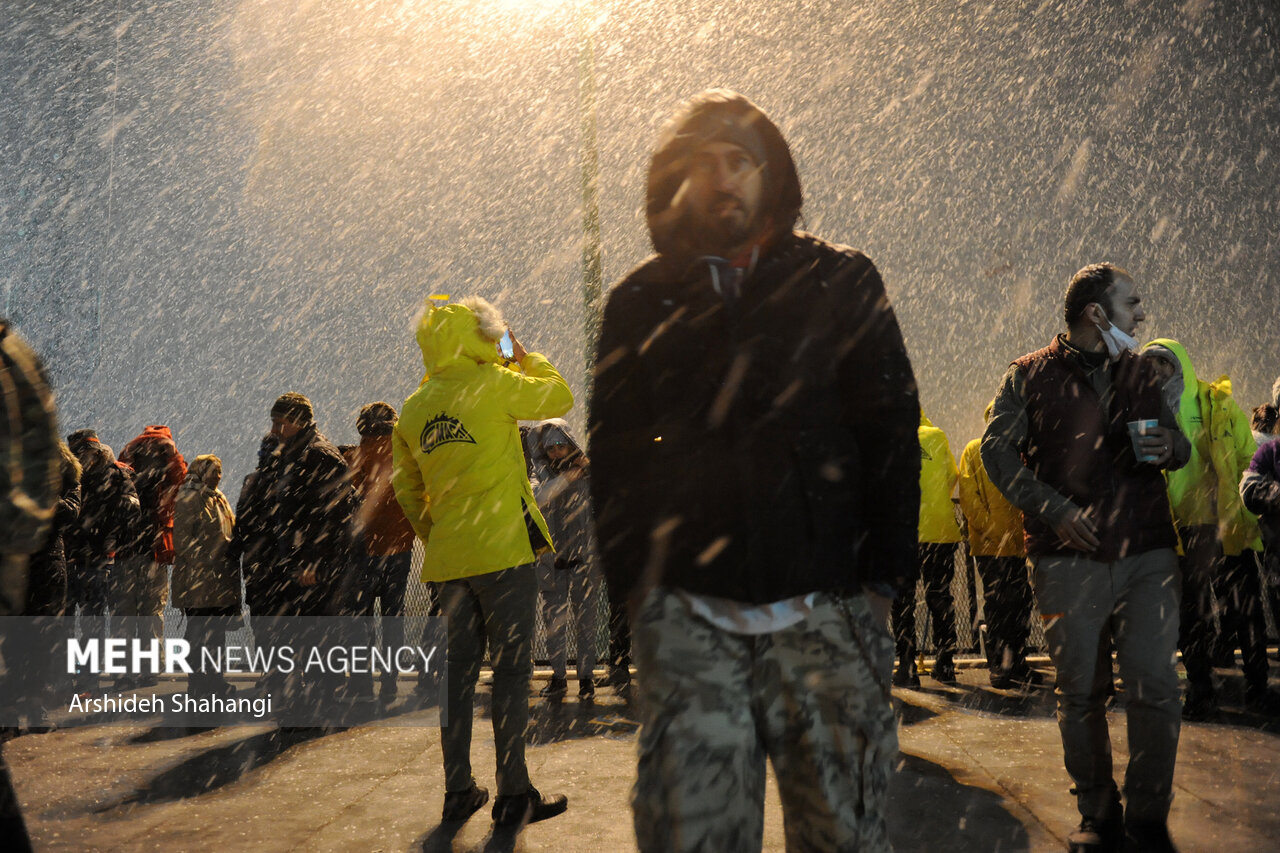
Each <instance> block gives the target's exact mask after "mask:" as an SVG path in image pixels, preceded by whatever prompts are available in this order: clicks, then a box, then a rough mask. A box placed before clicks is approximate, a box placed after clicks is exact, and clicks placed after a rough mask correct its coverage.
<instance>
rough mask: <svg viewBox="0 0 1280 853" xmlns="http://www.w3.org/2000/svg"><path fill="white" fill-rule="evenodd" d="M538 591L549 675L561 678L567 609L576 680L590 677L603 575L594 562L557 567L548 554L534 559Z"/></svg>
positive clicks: (565, 655)
mask: <svg viewBox="0 0 1280 853" xmlns="http://www.w3.org/2000/svg"><path fill="white" fill-rule="evenodd" d="M537 566H538V592H539V598H540V599H541V600H542V624H543V625H545V626H546V642H547V657H548V658H550V659H551V674H552V675H554V676H556V677H557V678H564V677H565V670H566V667H567V664H568V659H569V651H568V645H569V644H568V634H569V622H570V610H572V621H573V626H574V650H575V656H576V657H577V659H578V682H579V683H586V682H588V681H590V680H591V673H592V670H594V669H595V668H596V631H597V629H598V626H599V623H600V618H599V613H600V598H601V593H602V592H603V590H604V578H603V577H602V576H601V574H600V570H599V569H598V568H596V567H595V566H594V565H577V566H573V567H572V568H568V569H557V568H556V567H555V559H554V557H553V556H552V555H551V554H543V555H542V556H541V557H539V558H538V562H537Z"/></svg>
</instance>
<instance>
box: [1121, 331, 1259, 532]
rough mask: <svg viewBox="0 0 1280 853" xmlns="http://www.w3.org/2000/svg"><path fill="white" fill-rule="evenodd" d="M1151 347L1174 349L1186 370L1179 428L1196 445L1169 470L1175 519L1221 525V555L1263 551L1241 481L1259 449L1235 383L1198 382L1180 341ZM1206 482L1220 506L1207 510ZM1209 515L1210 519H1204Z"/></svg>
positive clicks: (1160, 341)
mask: <svg viewBox="0 0 1280 853" xmlns="http://www.w3.org/2000/svg"><path fill="white" fill-rule="evenodd" d="M1152 346H1161V347H1164V348H1165V349H1167V350H1169V351H1170V352H1172V353H1173V354H1174V355H1175V356H1177V358H1178V362H1179V364H1180V365H1181V366H1182V381H1183V385H1182V398H1181V400H1180V402H1179V406H1178V426H1180V427H1181V428H1182V432H1183V433H1184V434H1185V435H1186V436H1187V438H1188V439H1189V440H1190V441H1191V459H1190V460H1189V461H1188V462H1187V464H1186V465H1184V466H1183V467H1182V468H1179V469H1178V470H1177V471H1167V472H1165V480H1166V481H1167V482H1168V485H1169V505H1170V507H1171V508H1172V510H1173V517H1174V520H1175V521H1176V523H1177V524H1178V526H1180V527H1181V526H1188V525H1194V524H1213V523H1214V522H1215V521H1216V522H1217V525H1218V533H1219V537H1220V538H1221V540H1222V551H1223V553H1225V554H1227V555H1228V556H1232V557H1234V556H1238V555H1239V554H1240V553H1241V552H1242V551H1244V550H1245V549H1246V548H1247V549H1250V550H1254V551H1261V550H1262V538H1261V533H1260V532H1259V529H1258V517H1257V516H1255V515H1254V514H1253V513H1251V512H1249V510H1247V509H1245V507H1244V501H1243V500H1241V498H1240V478H1241V477H1242V476H1243V475H1244V472H1245V470H1246V469H1248V467H1249V462H1250V461H1252V459H1253V454H1254V453H1255V452H1256V451H1257V449H1258V445H1257V442H1256V441H1255V440H1254V438H1253V430H1252V428H1251V427H1250V426H1249V416H1248V415H1247V414H1245V412H1244V410H1243V409H1241V408H1240V406H1239V405H1238V404H1237V403H1236V401H1235V400H1234V399H1232V397H1231V380H1230V379H1228V378H1227V377H1226V376H1221V377H1219V378H1218V379H1217V380H1216V381H1214V382H1204V381H1202V380H1200V379H1198V378H1197V377H1196V372H1195V368H1194V367H1193V366H1192V364H1191V357H1190V356H1188V355H1187V351H1186V349H1185V348H1184V347H1183V346H1182V344H1180V343H1178V342H1177V341H1175V340H1172V339H1170V338H1157V339H1156V340H1154V341H1151V342H1150V343H1148V344H1146V345H1145V346H1144V347H1143V349H1146V348H1148V347H1152ZM1206 451H1207V456H1208V458H1205V456H1206ZM1206 482H1207V483H1208V485H1209V488H1210V489H1212V490H1213V491H1215V492H1216V502H1215V504H1214V505H1210V506H1208V507H1205V506H1204V504H1205V500H1204V497H1205V495H1204V492H1205V486H1206ZM1206 513H1207V515H1208V517H1207V518H1204V517H1201V516H1203V515H1205V514H1206ZM1215 515H1216V518H1215V517H1214V516H1215Z"/></svg>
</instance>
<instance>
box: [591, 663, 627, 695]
mask: <svg viewBox="0 0 1280 853" xmlns="http://www.w3.org/2000/svg"><path fill="white" fill-rule="evenodd" d="M630 686H631V670H629V669H627V668H626V667H625V666H611V667H609V674H608V675H602V676H600V677H599V678H597V679H596V687H599V688H602V689H603V688H605V687H612V688H613V689H614V690H625V689H626V688H628V687H630Z"/></svg>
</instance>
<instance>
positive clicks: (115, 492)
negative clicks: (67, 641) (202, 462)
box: [64, 429, 141, 692]
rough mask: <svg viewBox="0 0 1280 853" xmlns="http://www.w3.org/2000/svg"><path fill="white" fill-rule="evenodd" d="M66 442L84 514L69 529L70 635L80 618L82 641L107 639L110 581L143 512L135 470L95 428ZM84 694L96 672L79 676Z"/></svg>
mask: <svg viewBox="0 0 1280 853" xmlns="http://www.w3.org/2000/svg"><path fill="white" fill-rule="evenodd" d="M67 446H68V447H69V448H70V450H71V452H72V453H73V454H75V457H76V459H77V460H78V461H79V462H80V466H81V475H80V514H79V516H78V517H77V519H76V523H75V524H74V525H73V526H72V528H71V529H70V530H69V531H68V533H67V545H66V550H67V609H66V613H65V616H64V621H65V625H66V635H67V636H68V637H74V636H76V631H75V624H76V617H77V615H78V616H79V619H80V628H81V630H80V636H81V638H82V639H86V640H87V639H91V638H95V637H96V638H105V637H106V636H107V617H108V614H109V611H108V602H109V596H108V591H109V589H108V588H109V584H110V580H111V574H112V572H113V571H114V568H115V559H116V552H117V550H118V549H119V547H120V545H121V544H122V543H124V542H126V541H128V540H131V539H132V538H133V537H134V536H135V535H136V533H135V532H136V529H137V527H138V524H139V518H140V514H141V505H140V504H139V501H138V493H137V491H136V490H135V489H134V487H133V475H132V471H131V469H130V468H129V467H128V466H127V465H124V464H123V463H121V462H117V461H116V457H115V454H114V453H112V451H111V448H110V447H109V446H107V445H105V444H103V443H102V442H101V441H99V440H98V436H97V433H95V432H94V431H93V430H91V429H82V430H77V431H75V432H73V433H71V435H69V436H67ZM75 684H76V687H77V689H78V690H80V691H81V692H84V691H88V692H96V691H97V690H98V687H99V677H98V675H97V674H94V673H89V672H83V673H80V674H79V676H78V677H77V678H76V679H75Z"/></svg>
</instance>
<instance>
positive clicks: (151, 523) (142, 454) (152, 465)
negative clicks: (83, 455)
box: [120, 424, 187, 563]
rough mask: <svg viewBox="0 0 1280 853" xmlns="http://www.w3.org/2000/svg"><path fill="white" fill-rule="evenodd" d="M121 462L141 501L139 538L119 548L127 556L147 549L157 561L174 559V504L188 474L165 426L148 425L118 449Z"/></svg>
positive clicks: (140, 553) (167, 561) (168, 561)
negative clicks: (126, 546) (130, 474)
mask: <svg viewBox="0 0 1280 853" xmlns="http://www.w3.org/2000/svg"><path fill="white" fill-rule="evenodd" d="M120 461H121V462H123V463H124V464H126V465H128V466H129V467H130V468H132V469H133V471H134V487H135V488H136V489H137V491H138V500H139V501H140V502H141V503H142V519H141V523H140V525H139V530H138V538H137V539H136V540H135V541H134V542H132V543H130V544H129V546H128V548H122V549H121V550H122V551H124V552H125V553H126V554H127V555H129V556H133V555H137V556H141V555H143V554H146V553H148V552H150V553H151V555H152V559H154V560H155V561H156V562H157V563H172V562H173V503H174V501H175V500H177V497H178V487H179V486H181V485H182V481H183V479H185V478H186V476H187V463H186V460H184V459H183V458H182V454H181V453H179V452H178V448H177V445H175V444H174V443H173V433H172V432H170V431H169V428H168V427H167V426H159V425H154V424H153V425H151V426H148V427H147V428H146V429H144V430H143V431H142V433H141V434H140V435H139V436H138V437H137V438H135V439H133V440H132V441H130V442H129V443H128V444H126V445H125V446H124V449H123V450H121V451H120Z"/></svg>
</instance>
